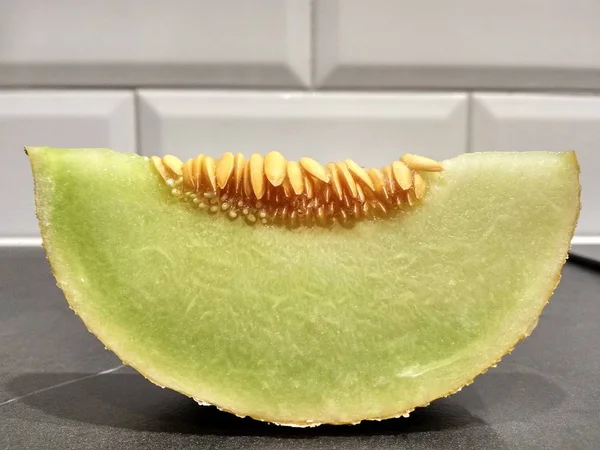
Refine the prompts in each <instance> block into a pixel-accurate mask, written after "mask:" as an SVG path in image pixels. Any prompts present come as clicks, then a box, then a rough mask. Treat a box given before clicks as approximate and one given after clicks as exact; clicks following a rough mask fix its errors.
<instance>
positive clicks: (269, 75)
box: [0, 0, 310, 86]
mask: <svg viewBox="0 0 600 450" xmlns="http://www.w3.org/2000/svg"><path fill="white" fill-rule="evenodd" d="M309 47H310V4H309V0H261V1H259V2H254V1H247V0H179V1H171V0H103V1H81V0H52V1H47V0H1V1H0V85H1V84H4V85H31V84H35V85H116V86H123V85H136V86H139V85H154V84H164V85H178V84H184V85H222V86H244V85H245V86H248V85H249V86H301V85H304V84H306V83H307V82H308V79H309V58H310V55H309Z"/></svg>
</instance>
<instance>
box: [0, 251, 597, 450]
mask: <svg viewBox="0 0 600 450" xmlns="http://www.w3.org/2000/svg"><path fill="white" fill-rule="evenodd" d="M599 298H600V271H597V270H596V269H595V268H593V267H589V266H585V265H581V264H576V263H574V262H569V263H568V264H567V266H566V267H565V268H564V270H563V280H562V282H561V284H560V286H559V288H558V290H557V292H556V294H555V296H554V297H553V299H552V301H551V302H550V305H549V306H548V307H547V309H546V310H545V312H544V314H543V315H542V317H541V320H540V324H539V326H538V328H537V329H536V330H535V331H534V333H533V335H532V336H531V337H530V338H528V339H527V340H526V341H525V342H523V343H521V344H520V345H519V346H518V347H517V349H516V350H515V351H514V353H513V354H511V355H510V356H508V357H506V358H505V359H504V360H503V361H502V362H501V363H500V365H499V366H498V367H497V368H496V369H493V370H491V371H490V372H489V373H487V374H486V375H482V376H481V377H479V378H477V379H476V381H475V383H474V384H472V385H471V386H469V387H467V388H465V389H463V390H462V391H461V392H460V393H458V394H456V395H454V396H452V397H450V398H447V399H442V400H438V401H435V402H434V403H432V405H431V406H430V407H428V408H424V409H418V410H417V411H415V412H413V414H411V416H410V418H408V419H394V420H387V421H383V422H370V423H364V424H361V425H358V426H353V427H351V426H344V427H332V426H325V427H319V428H316V429H308V430H301V429H292V428H282V427H277V426H272V425H267V424H263V423H260V422H255V421H253V420H250V419H238V418H235V417H233V416H230V415H228V414H226V413H222V412H219V411H217V410H216V409H214V408H212V407H200V406H198V405H196V404H195V403H194V402H193V401H192V400H190V399H187V398H186V397H184V396H181V395H179V394H177V393H175V392H172V391H170V390H166V389H160V388H158V387H156V386H154V385H152V384H150V382H148V381H146V380H145V379H144V378H142V377H141V376H139V375H137V374H136V373H135V372H134V371H133V370H131V369H129V368H126V367H123V366H121V365H120V363H119V360H118V359H117V358H116V357H115V356H114V355H112V354H111V353H109V352H108V351H106V350H105V349H104V348H103V346H102V344H100V343H99V342H98V341H97V340H96V339H95V338H94V337H93V336H92V335H91V334H89V333H88V332H87V331H86V330H85V328H84V326H83V324H82V323H81V322H80V321H79V319H78V318H77V317H76V316H75V315H74V314H73V313H72V312H71V310H69V308H68V307H67V304H66V302H65V301H64V299H63V297H62V294H61V292H60V291H59V290H58V289H57V288H56V287H55V282H54V279H53V278H52V276H51V275H50V272H49V269H48V265H47V263H46V261H45V259H44V255H43V253H42V250H41V249H39V248H29V249H27V248H21V249H10V248H2V249H0V361H1V363H0V448H2V449H37V448H58V449H78V450H79V449H88V448H89V449H112V448H114V449H124V448H146V449H161V450H162V449H167V448H178V449H182V448H210V449H229V448H236V449H254V448H255V449H281V450H283V449H295V448H302V449H320V448H331V449H371V448H374V449H376V448H406V449H421V448H422V449H505V448H506V449H529V448H531V449H561V450H562V449H599V448H600V345H599V344H600V302H599V301H598V300H599Z"/></svg>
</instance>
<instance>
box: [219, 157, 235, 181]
mask: <svg viewBox="0 0 600 450" xmlns="http://www.w3.org/2000/svg"><path fill="white" fill-rule="evenodd" d="M234 166H235V157H234V156H233V153H229V152H228V153H225V154H224V155H223V156H222V157H221V159H220V160H219V162H218V163H217V185H218V186H219V189H225V186H227V182H228V181H229V178H230V177H231V174H232V173H233V168H234Z"/></svg>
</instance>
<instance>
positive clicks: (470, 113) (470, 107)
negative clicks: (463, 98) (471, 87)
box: [465, 91, 474, 153]
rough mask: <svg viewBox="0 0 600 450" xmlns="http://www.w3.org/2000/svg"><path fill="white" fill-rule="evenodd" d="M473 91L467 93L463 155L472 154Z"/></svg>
mask: <svg viewBox="0 0 600 450" xmlns="http://www.w3.org/2000/svg"><path fill="white" fill-rule="evenodd" d="M473 103H474V102H473V91H467V123H466V128H467V130H466V132H467V135H466V136H465V146H466V152H465V153H473V114H474V111H473Z"/></svg>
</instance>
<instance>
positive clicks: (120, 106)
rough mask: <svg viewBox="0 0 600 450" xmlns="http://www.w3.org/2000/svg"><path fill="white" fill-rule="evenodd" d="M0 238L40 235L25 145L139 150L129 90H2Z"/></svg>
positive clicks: (0, 108) (0, 125) (132, 99)
mask: <svg viewBox="0 0 600 450" xmlns="http://www.w3.org/2000/svg"><path fill="white" fill-rule="evenodd" d="M0 143H1V145H0V156H1V157H2V164H1V165H0V173H1V176H0V211H2V214H1V215H2V220H0V238H5V237H37V236H39V232H38V225H37V221H36V218H35V214H34V207H33V181H32V177H31V170H30V167H29V161H28V160H27V156H26V155H25V153H24V151H23V148H24V147H25V146H49V147H110V148H113V149H115V150H120V151H127V152H135V150H136V145H135V110H134V96H133V93H131V92H119V91H93V92H89V91H81V92H75V91H74V92H69V91H4V92H2V91H0Z"/></svg>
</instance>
